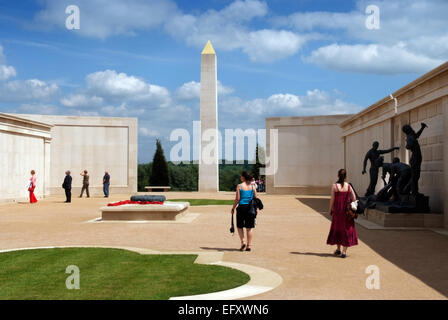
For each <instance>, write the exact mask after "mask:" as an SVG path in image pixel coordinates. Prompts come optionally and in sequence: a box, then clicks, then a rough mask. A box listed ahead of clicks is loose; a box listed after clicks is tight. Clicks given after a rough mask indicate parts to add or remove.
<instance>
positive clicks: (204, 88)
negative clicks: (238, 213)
mask: <svg viewBox="0 0 448 320" xmlns="http://www.w3.org/2000/svg"><path fill="white" fill-rule="evenodd" d="M217 84H218V80H217V71H216V53H215V50H214V49H213V46H212V44H211V43H210V41H208V42H207V44H206V45H205V47H204V50H203V51H202V55H201V101H200V109H201V133H200V137H201V139H200V148H199V156H200V158H199V160H200V161H199V191H200V192H218V191H219V183H218V157H219V151H218V150H219V149H218V146H219V139H218V137H219V133H218V85H217Z"/></svg>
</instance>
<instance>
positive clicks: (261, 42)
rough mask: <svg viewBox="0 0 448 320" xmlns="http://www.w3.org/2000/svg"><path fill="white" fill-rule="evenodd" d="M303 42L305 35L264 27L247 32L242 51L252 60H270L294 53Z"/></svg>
mask: <svg viewBox="0 0 448 320" xmlns="http://www.w3.org/2000/svg"><path fill="white" fill-rule="evenodd" d="M305 42H306V37H305V36H300V35H297V34H295V33H293V32H291V31H285V30H280V31H277V30H267V29H264V30H259V31H254V32H250V33H249V34H248V37H247V39H246V41H245V43H244V46H243V51H244V52H245V53H247V55H248V56H249V58H250V59H251V60H252V61H257V62H271V61H273V60H278V59H283V58H286V57H289V56H292V55H294V54H295V53H296V52H298V51H299V49H300V48H301V47H302V45H303V44H304V43H305Z"/></svg>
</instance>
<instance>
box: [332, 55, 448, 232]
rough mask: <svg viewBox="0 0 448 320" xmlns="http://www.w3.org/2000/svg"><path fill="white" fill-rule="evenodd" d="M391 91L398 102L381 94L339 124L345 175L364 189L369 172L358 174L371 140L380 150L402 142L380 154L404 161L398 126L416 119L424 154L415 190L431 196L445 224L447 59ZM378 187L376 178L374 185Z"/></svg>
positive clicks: (447, 211) (447, 222)
mask: <svg viewBox="0 0 448 320" xmlns="http://www.w3.org/2000/svg"><path fill="white" fill-rule="evenodd" d="M392 96H393V97H394V98H396V99H397V100H396V102H397V106H395V101H394V100H392V99H391V98H390V97H385V98H384V99H382V100H380V101H378V102H377V103H375V104H373V105H372V106H370V107H368V108H366V109H365V110H363V111H361V112H360V113H358V114H356V115H353V116H352V117H350V118H349V119H347V120H345V121H344V122H342V123H341V127H342V129H343V134H342V136H343V139H344V148H345V154H346V158H345V166H346V168H347V171H348V174H349V179H350V181H351V182H353V183H354V185H355V187H356V188H357V189H358V191H359V193H361V194H364V193H365V191H366V188H367V186H368V183H369V177H368V174H366V175H364V176H362V175H361V171H362V161H363V157H364V155H365V153H366V152H367V151H368V150H369V148H370V147H371V145H372V142H373V141H374V140H377V141H379V142H380V148H381V149H387V148H390V147H392V146H399V147H401V149H400V150H399V151H395V152H394V153H393V154H391V155H387V156H385V160H386V162H390V161H391V159H392V157H393V156H398V157H400V159H401V161H402V162H405V163H409V157H410V154H409V152H408V151H407V150H406V148H405V145H406V143H405V134H403V133H402V131H401V128H402V127H403V125H405V124H410V125H411V126H412V127H413V128H414V130H415V131H418V130H419V129H420V123H421V122H425V123H426V124H427V125H428V126H429V128H426V129H425V130H424V132H423V134H422V135H421V137H420V146H421V149H422V154H423V163H422V173H421V179H420V184H419V185H420V192H422V193H424V194H426V195H428V196H430V207H431V211H432V212H441V213H442V212H444V214H445V226H448V201H447V198H448V194H447V187H448V166H447V162H448V152H447V149H448V148H446V147H444V141H446V140H447V135H448V121H447V120H448V63H445V64H443V65H441V66H439V67H438V68H436V69H434V70H432V71H430V72H428V73H427V74H425V75H423V76H422V77H420V78H418V79H417V80H415V81H413V82H412V83H410V84H408V85H406V86H404V87H403V88H401V89H399V90H397V91H396V92H394V93H392ZM369 166H370V164H369V165H368V166H367V170H368V168H369ZM380 174H381V169H380ZM382 187H383V183H382V182H381V180H380V178H379V180H378V184H377V190H379V189H380V188H382Z"/></svg>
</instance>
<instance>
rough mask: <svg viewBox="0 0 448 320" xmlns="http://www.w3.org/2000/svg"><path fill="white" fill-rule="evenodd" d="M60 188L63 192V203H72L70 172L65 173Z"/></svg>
mask: <svg viewBox="0 0 448 320" xmlns="http://www.w3.org/2000/svg"><path fill="white" fill-rule="evenodd" d="M62 188H63V189H64V190H65V198H66V200H65V203H70V202H72V176H71V175H70V171H69V170H67V171H65V178H64V182H63V183H62Z"/></svg>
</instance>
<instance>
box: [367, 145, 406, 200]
mask: <svg viewBox="0 0 448 320" xmlns="http://www.w3.org/2000/svg"><path fill="white" fill-rule="evenodd" d="M379 146H380V143H379V142H378V141H375V142H374V143H373V145H372V149H370V150H369V151H368V152H367V153H366V156H365V157H364V165H363V170H362V174H365V173H366V166H367V160H370V170H369V173H370V184H369V187H368V188H367V191H366V194H365V196H366V197H369V196H371V195H373V194H375V187H376V184H377V182H378V171H379V168H380V167H379V166H378V164H379V163H378V159H379V157H380V156H381V155H382V154H386V153H390V152H392V151H394V150H398V149H400V148H399V147H393V148H391V149H387V150H378V148H379Z"/></svg>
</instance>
